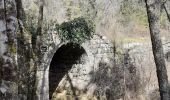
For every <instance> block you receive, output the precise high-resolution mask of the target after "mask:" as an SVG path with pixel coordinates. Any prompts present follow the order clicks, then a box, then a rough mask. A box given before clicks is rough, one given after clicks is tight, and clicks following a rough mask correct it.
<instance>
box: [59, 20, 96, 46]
mask: <svg viewBox="0 0 170 100" xmlns="http://www.w3.org/2000/svg"><path fill="white" fill-rule="evenodd" d="M56 30H57V31H58V34H59V37H60V39H61V40H62V41H64V42H66V41H68V42H72V43H78V44H82V43H83V42H85V41H86V40H89V39H91V38H92V36H93V34H94V24H93V23H92V21H89V20H85V19H84V18H82V17H79V18H76V19H74V20H72V21H68V22H63V23H62V24H61V25H58V24H56Z"/></svg>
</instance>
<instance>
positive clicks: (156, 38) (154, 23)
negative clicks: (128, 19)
mask: <svg viewBox="0 0 170 100" xmlns="http://www.w3.org/2000/svg"><path fill="white" fill-rule="evenodd" d="M145 2H146V9H147V15H148V21H149V28H150V35H151V41H152V50H153V55H154V60H155V64H156V70H157V78H158V84H159V92H160V97H161V100H169V94H168V76H167V69H166V64H165V59H164V53H163V47H162V41H161V36H160V30H159V17H160V11H161V0H145Z"/></svg>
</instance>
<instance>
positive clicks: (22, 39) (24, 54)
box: [16, 0, 35, 100]
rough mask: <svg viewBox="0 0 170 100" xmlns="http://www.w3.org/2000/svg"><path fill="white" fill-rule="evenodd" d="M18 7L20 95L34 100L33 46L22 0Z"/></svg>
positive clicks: (17, 2)
mask: <svg viewBox="0 0 170 100" xmlns="http://www.w3.org/2000/svg"><path fill="white" fill-rule="evenodd" d="M16 6H17V19H18V25H19V31H18V34H17V40H18V41H17V43H18V57H17V58H18V76H19V78H18V81H19V84H18V93H19V94H20V96H21V99H22V100H24V99H27V100H34V96H35V88H34V84H35V77H34V74H35V71H34V69H33V67H32V66H33V64H31V63H32V62H31V59H32V55H33V54H32V46H31V36H30V34H29V33H28V32H27V31H25V28H24V26H25V17H26V16H25V12H24V9H23V7H22V0H16ZM23 72H24V73H23Z"/></svg>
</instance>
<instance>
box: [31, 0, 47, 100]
mask: <svg viewBox="0 0 170 100" xmlns="http://www.w3.org/2000/svg"><path fill="white" fill-rule="evenodd" d="M43 13H44V0H40V6H39V17H38V27H37V32H36V37H35V39H36V40H35V43H33V50H34V53H35V56H36V60H35V61H36V62H35V71H36V72H35V73H36V83H37V84H36V85H35V88H36V100H46V99H45V97H44V96H45V93H44V91H43V87H39V86H38V85H40V84H38V75H37V74H38V72H39V71H43V69H39V68H40V66H41V63H42V58H43V54H42V52H41V46H42V45H43V44H42V35H43V34H42V29H43ZM42 84H44V83H43V82H42Z"/></svg>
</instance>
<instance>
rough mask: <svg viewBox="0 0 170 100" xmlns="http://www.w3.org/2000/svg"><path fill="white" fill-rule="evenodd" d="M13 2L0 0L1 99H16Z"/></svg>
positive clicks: (14, 11) (15, 43) (11, 0)
mask: <svg viewBox="0 0 170 100" xmlns="http://www.w3.org/2000/svg"><path fill="white" fill-rule="evenodd" d="M15 4H16V3H15V0H0V64H1V65H0V66H1V69H0V70H1V73H0V74H1V79H0V80H1V84H0V88H1V90H0V98H1V99H2V100H14V99H15V100H18V98H17V95H18V86H17V59H16V58H17V42H16V26H17V23H16V22H17V21H16V14H17V12H16V5H15ZM2 89H3V90H4V91H2Z"/></svg>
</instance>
